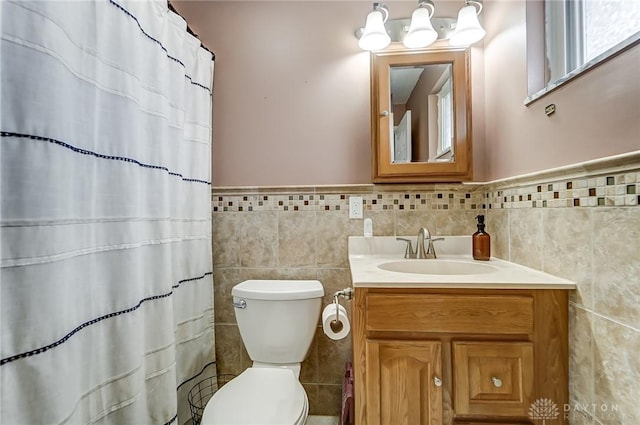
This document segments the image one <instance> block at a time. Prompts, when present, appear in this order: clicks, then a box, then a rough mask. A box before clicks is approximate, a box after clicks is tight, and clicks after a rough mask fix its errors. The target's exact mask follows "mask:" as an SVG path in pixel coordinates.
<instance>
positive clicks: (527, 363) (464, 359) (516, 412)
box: [453, 342, 534, 417]
mask: <svg viewBox="0 0 640 425" xmlns="http://www.w3.org/2000/svg"><path fill="white" fill-rule="evenodd" d="M453 356H454V358H453V371H454V374H453V376H454V403H455V404H454V407H455V410H456V413H457V414H460V415H491V416H525V417H526V416H527V413H528V411H529V407H530V406H531V402H532V401H533V400H532V394H533V376H534V375H533V344H532V343H530V342H454V343H453Z"/></svg>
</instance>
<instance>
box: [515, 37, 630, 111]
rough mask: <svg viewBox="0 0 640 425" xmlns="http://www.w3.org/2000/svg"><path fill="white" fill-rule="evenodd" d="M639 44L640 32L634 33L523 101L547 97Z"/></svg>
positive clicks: (525, 103) (526, 104) (528, 101)
mask: <svg viewBox="0 0 640 425" xmlns="http://www.w3.org/2000/svg"><path fill="white" fill-rule="evenodd" d="M637 44H640V32H637V33H635V34H634V35H632V36H631V37H629V38H627V39H626V40H624V41H622V42H620V43H618V44H617V45H615V46H613V47H612V48H610V49H609V50H607V51H605V52H603V53H602V54H600V55H598V56H596V57H595V58H593V59H591V60H590V61H588V62H586V63H584V64H583V65H582V66H579V67H578V68H576V69H574V70H573V71H571V72H570V73H568V74H567V75H565V76H564V77H562V78H560V79H558V80H556V81H554V82H553V83H550V84H548V85H547V86H546V87H545V88H543V89H542V90H540V91H537V92H535V93H534V94H532V95H530V96H527V98H526V99H525V100H524V102H523V103H524V105H525V106H529V105H531V104H532V103H533V102H535V101H536V100H538V99H541V98H543V97H545V96H546V95H547V94H549V93H551V92H553V91H555V90H556V89H557V88H560V87H562V86H564V85H565V84H567V83H569V82H570V81H573V80H574V79H576V78H577V77H579V76H581V75H582V74H584V73H586V72H587V71H590V70H592V69H593V68H595V67H597V66H598V65H600V64H603V63H605V62H607V61H608V60H609V59H612V58H613V57H615V56H617V55H618V54H620V53H622V52H624V51H625V50H627V49H630V48H631V47H633V46H635V45H637Z"/></svg>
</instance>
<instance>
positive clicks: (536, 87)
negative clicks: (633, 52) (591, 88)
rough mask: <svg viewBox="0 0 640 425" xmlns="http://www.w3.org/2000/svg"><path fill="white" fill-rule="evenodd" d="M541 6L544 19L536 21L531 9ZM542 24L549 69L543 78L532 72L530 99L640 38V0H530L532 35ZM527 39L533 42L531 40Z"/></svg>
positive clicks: (529, 27)
mask: <svg viewBox="0 0 640 425" xmlns="http://www.w3.org/2000/svg"><path fill="white" fill-rule="evenodd" d="M538 7H543V8H544V10H543V11H542V12H541V13H539V17H541V18H542V19H538V20H540V21H543V22H532V19H531V17H530V15H531V16H535V15H536V8H538ZM542 26H544V32H543V34H544V40H543V44H544V48H543V49H540V51H542V52H544V53H543V54H544V56H545V60H544V61H542V63H545V68H546V71H545V72H544V78H542V77H540V78H538V81H539V82H534V83H533V84H532V82H531V81H532V80H531V78H530V81H529V97H528V98H527V99H526V100H525V104H527V103H530V102H533V101H534V100H535V99H537V98H539V97H541V96H543V95H544V94H546V93H547V92H549V91H551V90H553V89H554V88H556V87H558V86H560V85H562V84H564V83H566V82H567V81H569V80H571V79H572V78H574V77H576V76H577V75H579V74H580V73H582V72H585V71H586V70H588V69H591V68H593V67H594V66H596V65H598V64H599V63H602V62H604V61H606V60H607V59H608V58H610V57H612V56H614V55H615V54H617V53H619V52H620V51H622V50H624V49H626V48H628V47H630V46H632V45H634V44H637V43H638V42H639V41H640V1H639V0H544V2H541V1H535V0H529V2H528V3H527V36H528V37H529V36H530V33H531V32H533V33H536V31H535V28H536V27H538V28H540V27H542ZM537 33H540V31H537ZM534 37H535V35H534ZM527 45H528V48H531V47H532V43H531V42H530V40H528V44H527ZM532 50H535V48H534V49H532ZM528 55H529V53H528ZM528 60H529V63H530V64H531V63H532V62H534V63H535V62H537V63H538V64H539V63H541V61H539V60H538V61H536V60H532V58H531V57H528ZM529 71H530V72H531V71H532V70H531V69H530V70H529ZM533 73H534V74H535V70H534V72H533ZM538 73H539V74H540V72H538Z"/></svg>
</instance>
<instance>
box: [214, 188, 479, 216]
mask: <svg viewBox="0 0 640 425" xmlns="http://www.w3.org/2000/svg"><path fill="white" fill-rule="evenodd" d="M363 187H365V186H363ZM366 187H368V188H369V192H368V193H363V192H362V191H358V190H356V191H349V192H346V193H326V192H324V190H325V189H326V188H317V189H315V190H313V191H308V192H306V193H300V192H298V191H295V193H289V194H287V193H275V194H272V193H259V194H256V193H247V194H238V193H236V194H232V193H224V194H221V193H220V194H219V193H215V190H214V192H213V194H212V211H213V212H214V213H216V212H253V211H318V212H321V211H340V210H344V211H347V210H348V206H349V197H350V196H362V204H363V206H364V210H365V211H392V210H394V211H402V210H423V209H433V210H475V209H484V208H486V204H485V203H484V202H485V194H484V192H482V191H478V190H477V189H475V188H468V187H463V186H461V185H460V187H459V190H451V189H449V190H437V191H428V190H425V189H424V188H423V189H422V190H419V191H415V190H414V191H403V192H390V191H383V192H380V191H376V190H375V187H374V186H372V185H366ZM372 189H373V191H372ZM264 190H265V188H262V189H261V192H262V191H264ZM329 192H331V191H329Z"/></svg>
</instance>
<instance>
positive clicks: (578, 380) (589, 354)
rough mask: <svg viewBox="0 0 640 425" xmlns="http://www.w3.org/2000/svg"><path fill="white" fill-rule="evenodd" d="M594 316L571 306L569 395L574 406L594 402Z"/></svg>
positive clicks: (573, 305)
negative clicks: (592, 322) (592, 320)
mask: <svg viewBox="0 0 640 425" xmlns="http://www.w3.org/2000/svg"><path fill="white" fill-rule="evenodd" d="M591 318H592V314H591V313H589V312H588V311H586V310H584V309H582V308H580V307H579V306H576V305H575V304H573V303H571V304H569V395H570V399H571V401H572V403H573V404H578V405H584V404H590V403H593V401H594V390H593V379H594V375H593V373H594V372H593V334H592V327H591Z"/></svg>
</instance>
